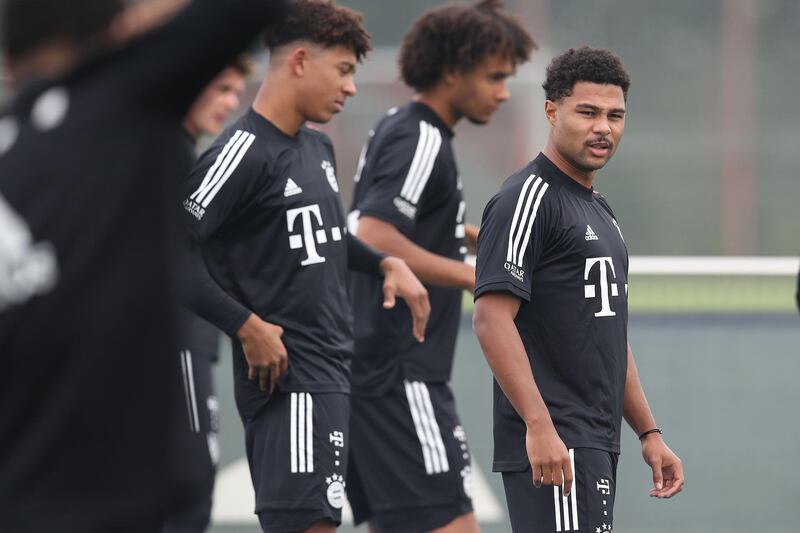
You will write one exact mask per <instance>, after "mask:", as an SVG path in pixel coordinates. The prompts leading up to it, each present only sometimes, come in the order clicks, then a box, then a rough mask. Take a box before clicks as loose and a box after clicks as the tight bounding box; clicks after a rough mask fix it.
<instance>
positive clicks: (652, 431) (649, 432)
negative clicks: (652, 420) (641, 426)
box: [639, 427, 664, 442]
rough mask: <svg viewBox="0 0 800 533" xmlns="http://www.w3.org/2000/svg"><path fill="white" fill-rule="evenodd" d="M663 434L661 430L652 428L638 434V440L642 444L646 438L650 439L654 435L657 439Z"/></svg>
mask: <svg viewBox="0 0 800 533" xmlns="http://www.w3.org/2000/svg"><path fill="white" fill-rule="evenodd" d="M663 434H664V431H663V430H662V429H661V428H659V427H654V428H652V429H648V430H646V431H643V432H641V433H639V440H640V441H642V442H644V441H645V440H646V439H647V438H648V437H652V436H654V435H657V436H658V437H659V438H661V435H663Z"/></svg>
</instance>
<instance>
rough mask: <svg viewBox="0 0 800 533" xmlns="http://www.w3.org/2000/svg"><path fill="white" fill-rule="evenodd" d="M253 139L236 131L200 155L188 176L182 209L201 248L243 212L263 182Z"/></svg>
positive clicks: (251, 135) (240, 131)
mask: <svg viewBox="0 0 800 533" xmlns="http://www.w3.org/2000/svg"><path fill="white" fill-rule="evenodd" d="M221 139H222V138H221ZM255 139H256V137H255V135H254V134H252V133H250V132H247V131H244V130H236V132H235V133H234V134H233V135H231V136H230V137H228V138H227V139H222V140H220V141H218V142H216V143H215V144H214V145H213V146H212V147H211V148H209V149H208V150H207V151H206V152H205V153H204V154H203V155H201V156H200V159H199V160H198V161H197V164H196V165H195V167H194V169H193V170H192V172H191V174H190V175H189V179H188V182H187V188H186V190H185V194H186V196H185V198H184V200H183V208H184V211H185V218H186V220H187V224H188V227H189V231H190V233H191V234H192V235H194V236H195V237H196V238H197V240H198V242H200V243H201V244H202V242H203V241H204V240H205V239H207V238H208V237H210V236H211V235H213V234H214V232H216V231H217V230H218V229H219V228H220V226H222V225H224V224H225V222H226V221H227V220H228V219H229V218H230V217H231V216H232V214H234V213H237V212H239V211H241V210H242V209H244V208H245V207H246V205H247V204H248V203H249V201H250V199H252V198H253V197H254V195H255V194H256V193H257V191H258V190H259V188H260V184H261V183H264V182H266V180H264V179H263V176H264V175H265V174H266V173H267V171H268V169H267V168H266V164H265V163H262V162H261V161H260V159H261V158H259V157H258V156H257V154H256V153H255V152H256V150H255V149H253V143H254V141H255Z"/></svg>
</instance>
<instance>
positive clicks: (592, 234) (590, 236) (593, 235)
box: [586, 226, 598, 241]
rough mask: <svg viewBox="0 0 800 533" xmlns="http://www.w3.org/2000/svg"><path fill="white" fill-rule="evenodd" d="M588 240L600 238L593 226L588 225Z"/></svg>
mask: <svg viewBox="0 0 800 533" xmlns="http://www.w3.org/2000/svg"><path fill="white" fill-rule="evenodd" d="M586 240H587V241H596V240H598V237H597V234H596V233H595V232H594V230H593V229H592V227H591V226H586Z"/></svg>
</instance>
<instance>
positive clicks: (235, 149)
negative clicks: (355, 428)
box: [191, 130, 256, 208]
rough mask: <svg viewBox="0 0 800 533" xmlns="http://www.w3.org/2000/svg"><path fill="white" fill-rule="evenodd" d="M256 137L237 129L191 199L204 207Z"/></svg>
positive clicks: (223, 183)
mask: <svg viewBox="0 0 800 533" xmlns="http://www.w3.org/2000/svg"><path fill="white" fill-rule="evenodd" d="M255 139H256V137H255V135H253V134H252V133H248V132H246V131H242V130H237V131H236V133H235V134H234V136H233V137H231V139H230V140H229V141H228V142H227V144H226V145H225V147H224V148H223V149H222V152H220V154H219V156H217V159H216V161H215V162H214V164H213V165H212V166H211V168H209V169H208V172H207V173H206V175H205V177H204V178H203V181H202V183H201V184H200V186H199V187H198V188H197V190H196V191H195V192H194V193H193V194H192V196H191V199H192V200H194V201H195V202H197V203H199V204H201V205H202V206H203V207H204V208H207V207H208V205H209V204H210V203H211V202H212V200H214V197H216V195H217V193H218V192H219V190H220V189H221V188H222V186H223V185H225V182H227V181H228V178H230V177H231V175H232V174H233V172H234V171H235V170H236V168H237V167H238V166H239V163H241V161H242V159H243V158H244V155H245V154H246V153H247V151H248V150H249V149H250V146H251V145H252V144H253V141H255Z"/></svg>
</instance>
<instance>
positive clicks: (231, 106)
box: [164, 56, 252, 533]
mask: <svg viewBox="0 0 800 533" xmlns="http://www.w3.org/2000/svg"><path fill="white" fill-rule="evenodd" d="M251 70H252V67H251V63H250V60H249V58H247V57H245V56H240V57H239V58H237V59H236V60H235V61H234V62H233V63H231V64H230V65H228V66H227V67H225V69H224V70H223V71H222V72H221V73H220V74H219V75H217V77H216V78H214V80H213V81H212V82H211V83H210V84H209V85H208V86H207V87H206V88H205V89H204V90H203V92H202V93H201V94H200V96H199V97H198V98H197V100H196V101H195V102H194V104H192V108H191V109H190V110H189V113H187V115H186V118H185V119H184V121H183V131H184V133H185V135H184V136H183V141H184V146H183V150H182V152H181V153H180V154H176V155H178V156H180V157H181V160H180V164H181V168H180V170H179V172H178V174H177V175H176V176H179V177H180V182H181V183H183V182H184V181H185V179H186V177H187V176H188V175H189V174H190V173H191V171H192V167H194V164H195V161H196V159H197V158H196V156H195V149H196V144H197V141H198V139H199V138H200V137H201V136H203V135H219V134H220V133H221V132H222V129H223V127H224V125H225V122H226V121H227V120H228V118H229V117H230V115H231V113H233V112H234V111H236V109H238V108H239V103H240V98H241V96H242V93H243V92H244V90H245V85H246V83H247V77H248V76H249V75H250V72H251ZM187 244H188V245H189V246H192V245H194V243H191V242H190V243H187ZM178 318H179V320H178V321H179V329H180V335H179V343H180V351H179V355H180V361H181V372H182V378H183V387H184V397H185V399H186V412H187V414H188V418H187V423H186V424H184V426H183V427H181V428H180V429H179V431H181V430H182V431H181V433H180V439H179V453H178V457H176V460H177V461H180V462H182V463H183V464H182V465H181V466H180V467H179V468H178V469H177V470H178V472H181V473H183V474H184V476H186V479H185V481H186V483H184V484H183V485H184V486H188V487H191V488H190V490H188V494H187V497H188V498H187V499H188V501H187V502H186V504H185V505H184V506H182V507H181V508H179V509H175V510H174V511H173V512H172V513H171V514H170V516H168V517H167V521H166V525H165V528H164V533H189V532H201V531H205V530H206V528H207V527H208V525H209V522H210V519H211V506H212V495H213V491H214V478H215V475H216V465H217V461H218V460H219V444H218V439H217V434H218V430H219V422H218V406H219V402H218V401H217V398H216V396H215V395H214V386H213V382H212V375H211V366H212V364H213V363H215V362H216V361H217V358H218V353H217V352H218V349H219V341H220V333H219V330H218V329H217V328H215V327H214V326H212V325H211V324H210V323H209V322H207V321H206V320H204V319H202V318H200V317H199V316H197V315H195V314H194V313H192V312H190V311H189V310H187V309H185V308H183V307H181V308H180V309H179V313H178Z"/></svg>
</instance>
